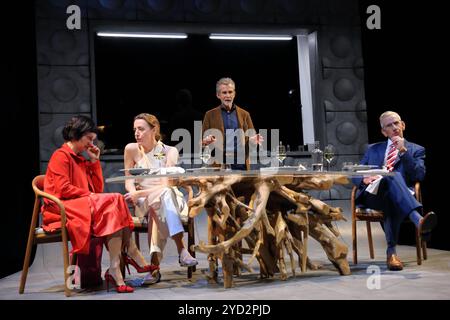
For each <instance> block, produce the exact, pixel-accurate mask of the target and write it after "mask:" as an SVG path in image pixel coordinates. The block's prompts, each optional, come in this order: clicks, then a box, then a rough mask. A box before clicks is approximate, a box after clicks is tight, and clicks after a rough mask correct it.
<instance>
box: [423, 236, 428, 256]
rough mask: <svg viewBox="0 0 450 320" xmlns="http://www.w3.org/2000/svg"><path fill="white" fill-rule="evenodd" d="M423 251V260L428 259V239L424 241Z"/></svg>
mask: <svg viewBox="0 0 450 320" xmlns="http://www.w3.org/2000/svg"><path fill="white" fill-rule="evenodd" d="M422 253H423V260H427V259H428V255H427V242H426V241H422Z"/></svg>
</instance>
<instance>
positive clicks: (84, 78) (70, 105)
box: [38, 66, 91, 113]
mask: <svg viewBox="0 0 450 320" xmlns="http://www.w3.org/2000/svg"><path fill="white" fill-rule="evenodd" d="M38 75H39V81H38V89H39V92H38V97H39V110H40V112H55V113H69V112H72V113H78V112H90V111H91V104H90V78H89V68H88V67H58V66H52V67H49V66H38Z"/></svg>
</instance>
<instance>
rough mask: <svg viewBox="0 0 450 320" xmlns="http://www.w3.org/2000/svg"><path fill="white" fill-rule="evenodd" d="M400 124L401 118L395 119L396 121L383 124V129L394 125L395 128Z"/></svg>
mask: <svg viewBox="0 0 450 320" xmlns="http://www.w3.org/2000/svg"><path fill="white" fill-rule="evenodd" d="M400 124H401V120H397V121H394V122H391V123H388V124H386V125H384V126H383V129H393V128H394V126H395V127H396V128H398V127H400Z"/></svg>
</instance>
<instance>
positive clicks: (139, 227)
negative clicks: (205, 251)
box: [133, 186, 196, 279]
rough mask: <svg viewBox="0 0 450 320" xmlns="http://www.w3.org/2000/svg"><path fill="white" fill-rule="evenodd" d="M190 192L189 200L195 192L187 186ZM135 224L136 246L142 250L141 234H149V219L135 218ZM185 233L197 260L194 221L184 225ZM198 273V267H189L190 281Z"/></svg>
mask: <svg viewBox="0 0 450 320" xmlns="http://www.w3.org/2000/svg"><path fill="white" fill-rule="evenodd" d="M185 188H186V190H187V192H188V199H189V200H190V199H192V197H193V190H192V188H191V187H189V186H187V187H185ZM133 223H134V230H133V231H134V237H135V238H134V239H135V242H136V246H137V247H138V249H140V241H139V233H147V232H148V223H147V218H138V217H133ZM183 227H184V231H185V232H187V234H188V248H187V249H188V251H189V253H190V255H191V256H192V257H194V258H195V251H194V250H192V248H191V247H192V246H193V245H194V244H195V233H194V231H195V230H194V219H193V218H188V221H187V223H183ZM195 271H196V266H193V267H188V268H187V277H188V279H191V278H192V272H195Z"/></svg>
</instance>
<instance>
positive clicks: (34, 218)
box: [19, 197, 40, 294]
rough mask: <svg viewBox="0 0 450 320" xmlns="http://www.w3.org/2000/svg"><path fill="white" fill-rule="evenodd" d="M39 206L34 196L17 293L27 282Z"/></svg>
mask: <svg viewBox="0 0 450 320" xmlns="http://www.w3.org/2000/svg"><path fill="white" fill-rule="evenodd" d="M39 207H40V201H39V198H38V197H36V198H35V199H34V207H33V214H32V216H31V223H30V229H29V230H28V241H27V249H26V250H25V257H24V259H23V268H22V275H21V277H20V285H19V294H23V292H24V291H25V283H26V282H27V276H28V268H29V267H30V257H31V250H32V249H33V244H34V236H35V234H34V232H35V230H34V228H36V225H37V220H38V215H39V213H38V212H39Z"/></svg>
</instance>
